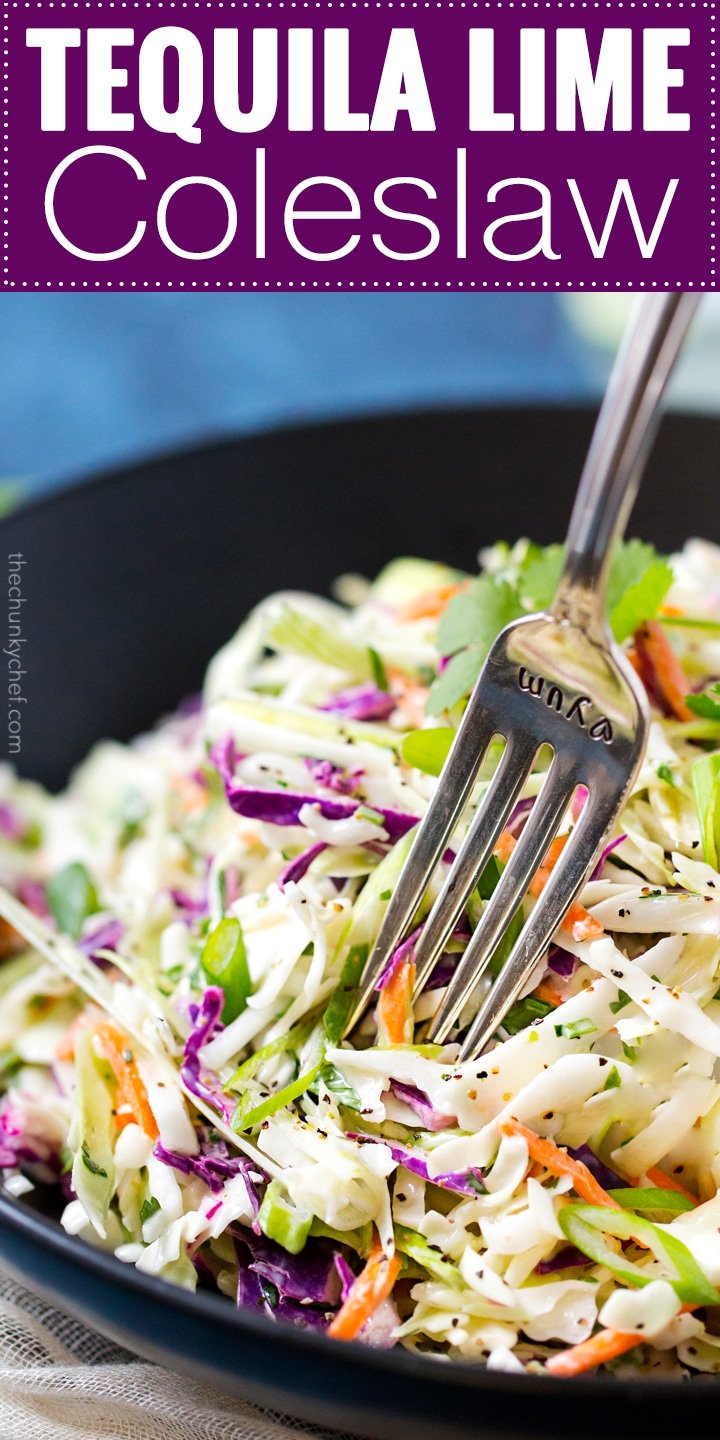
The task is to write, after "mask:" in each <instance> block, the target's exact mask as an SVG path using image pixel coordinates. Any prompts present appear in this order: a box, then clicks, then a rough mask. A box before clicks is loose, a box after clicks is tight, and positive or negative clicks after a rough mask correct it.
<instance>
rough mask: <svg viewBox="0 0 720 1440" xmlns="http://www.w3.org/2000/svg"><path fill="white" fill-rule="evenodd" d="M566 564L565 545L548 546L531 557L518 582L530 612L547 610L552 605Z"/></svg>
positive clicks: (534, 552) (526, 562)
mask: <svg viewBox="0 0 720 1440" xmlns="http://www.w3.org/2000/svg"><path fill="white" fill-rule="evenodd" d="M564 564H565V546H564V545H546V546H545V549H544V550H540V551H533V553H531V554H530V555H529V557H528V559H527V560H526V561H525V564H524V565H523V567H522V571H521V574H520V579H519V582H518V583H519V589H520V594H521V596H522V599H523V602H524V604H525V606H526V607H527V609H528V610H547V608H548V606H549V605H551V604H552V602H553V600H554V598H555V591H556V590H557V587H558V585H559V583H560V576H561V574H562V568H563V565H564Z"/></svg>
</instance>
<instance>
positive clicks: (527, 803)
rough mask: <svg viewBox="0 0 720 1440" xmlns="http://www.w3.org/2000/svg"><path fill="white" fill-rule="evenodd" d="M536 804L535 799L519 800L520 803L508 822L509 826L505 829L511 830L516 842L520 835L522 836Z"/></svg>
mask: <svg viewBox="0 0 720 1440" xmlns="http://www.w3.org/2000/svg"><path fill="white" fill-rule="evenodd" d="M534 804H535V800H534V798H533V799H531V800H518V803H517V805H516V806H515V808H514V810H513V812H512V814H511V816H510V819H509V820H508V822H507V825H506V826H505V829H506V830H509V832H510V834H511V835H514V836H515V839H516V840H517V838H518V836H519V835H522V832H523V830H524V829H525V826H526V824H527V821H528V817H529V815H530V811H531V810H532V808H533V805H534Z"/></svg>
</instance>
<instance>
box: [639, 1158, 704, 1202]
mask: <svg viewBox="0 0 720 1440" xmlns="http://www.w3.org/2000/svg"><path fill="white" fill-rule="evenodd" d="M645 1173H646V1176H647V1179H648V1180H649V1181H650V1184H651V1185H657V1187H658V1189H659V1190H675V1191H676V1192H677V1194H678V1195H684V1196H685V1199H686V1200H692V1203H693V1205H699V1203H700V1202H699V1200H698V1197H697V1195H693V1193H692V1191H691V1190H686V1189H685V1186H684V1185H681V1184H680V1181H679V1180H676V1179H675V1176H674V1175H666V1174H665V1171H664V1170H661V1169H660V1166H659V1165H653V1166H652V1169H650V1170H647V1171H646V1172H645Z"/></svg>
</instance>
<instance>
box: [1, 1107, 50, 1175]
mask: <svg viewBox="0 0 720 1440" xmlns="http://www.w3.org/2000/svg"><path fill="white" fill-rule="evenodd" d="M21 1166H29V1167H35V1166H39V1167H40V1178H42V1179H45V1180H47V1181H54V1180H56V1179H57V1171H58V1166H59V1161H58V1155H57V1152H56V1150H55V1149H54V1147H53V1146H52V1145H51V1144H50V1142H49V1141H48V1140H45V1139H43V1137H42V1136H41V1135H36V1134H29V1133H28V1127H27V1123H26V1120H25V1116H24V1115H23V1112H22V1110H21V1109H20V1108H19V1107H18V1106H17V1105H16V1104H15V1103H14V1102H13V1100H12V1098H11V1097H10V1096H9V1095H8V1096H6V1097H5V1099H4V1100H3V1101H2V1104H0V1170H17V1169H18V1168H19V1167H21Z"/></svg>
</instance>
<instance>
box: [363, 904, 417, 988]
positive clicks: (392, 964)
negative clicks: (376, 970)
mask: <svg viewBox="0 0 720 1440" xmlns="http://www.w3.org/2000/svg"><path fill="white" fill-rule="evenodd" d="M424 923H425V922H424V921H423V924H422V925H418V927H417V930H413V932H412V935H408V937H407V940H403V941H401V943H400V944H399V945H398V947H397V949H396V950H393V953H392V955H391V956H390V959H389V960H388V961H387V962H386V964H385V965H383V968H382V970H381V971H380V974H379V975H378V978H377V980H376V981H375V989H376V990H384V989H385V988H386V986H388V985H389V984H390V981H391V980H392V978H393V976H394V975H395V974H396V973H397V971H398V970H399V969H400V966H401V965H402V964H403V961H405V960H413V959H414V958H415V946H416V945H417V942H418V940H419V939H420V936H421V935H422V932H423V925H424Z"/></svg>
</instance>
